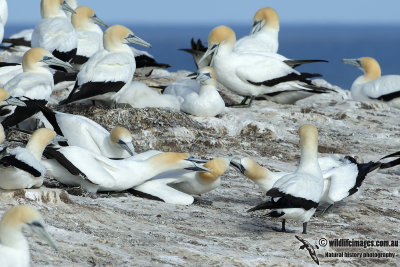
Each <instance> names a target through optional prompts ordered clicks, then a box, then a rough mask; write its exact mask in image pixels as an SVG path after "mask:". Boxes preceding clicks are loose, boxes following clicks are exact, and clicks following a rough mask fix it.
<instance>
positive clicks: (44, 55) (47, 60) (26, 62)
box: [22, 47, 72, 72]
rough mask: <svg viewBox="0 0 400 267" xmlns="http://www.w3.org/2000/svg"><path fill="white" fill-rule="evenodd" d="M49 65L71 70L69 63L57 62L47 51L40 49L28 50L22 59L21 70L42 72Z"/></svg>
mask: <svg viewBox="0 0 400 267" xmlns="http://www.w3.org/2000/svg"><path fill="white" fill-rule="evenodd" d="M50 65H55V66H60V67H63V68H66V69H72V66H71V65H70V64H69V63H66V62H64V61H61V60H59V59H58V58H56V57H55V56H53V54H51V53H50V52H49V51H47V50H46V49H43V48H40V47H35V48H31V49H29V50H28V51H26V52H25V54H24V56H23V58H22V69H23V70H24V72H42V71H43V67H46V66H50Z"/></svg>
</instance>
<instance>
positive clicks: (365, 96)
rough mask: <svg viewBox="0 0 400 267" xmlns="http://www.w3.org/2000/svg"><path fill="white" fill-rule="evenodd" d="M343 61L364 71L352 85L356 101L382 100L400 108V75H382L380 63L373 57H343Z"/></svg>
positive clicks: (352, 92) (352, 93)
mask: <svg viewBox="0 0 400 267" xmlns="http://www.w3.org/2000/svg"><path fill="white" fill-rule="evenodd" d="M342 61H343V63H345V64H350V65H353V66H356V67H357V68H359V69H361V70H362V71H363V72H364V75H362V76H360V77H358V78H357V79H356V80H355V81H354V82H353V84H352V86H351V96H352V98H353V99H354V100H356V101H381V102H384V103H387V104H388V105H389V106H392V107H395V108H400V88H399V85H400V75H385V76H381V68H380V66H379V63H378V62H377V61H376V60H375V59H374V58H372V57H361V58H358V59H343V60H342Z"/></svg>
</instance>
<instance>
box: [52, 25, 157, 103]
mask: <svg viewBox="0 0 400 267" xmlns="http://www.w3.org/2000/svg"><path fill="white" fill-rule="evenodd" d="M128 44H139V45H142V46H146V47H151V45H150V44H149V43H147V42H146V41H144V40H142V39H140V38H139V37H137V36H136V35H135V34H134V33H133V32H132V31H131V30H129V29H128V28H126V27H124V26H122V25H114V26H111V27H109V28H108V29H107V30H106V31H105V32H104V35H103V45H104V50H101V51H98V52H97V53H95V54H94V55H93V56H92V57H91V58H90V59H89V60H88V62H86V64H85V65H84V66H83V67H82V69H81V70H80V72H79V73H78V77H77V80H76V83H75V87H74V89H73V90H72V92H71V93H70V95H69V96H68V98H67V99H65V100H63V101H62V102H60V103H61V104H68V103H71V102H76V101H79V100H84V99H90V100H101V101H105V102H109V103H113V102H118V98H119V94H120V93H121V91H123V89H125V88H128V87H129V85H130V83H131V81H132V79H133V75H134V73H135V70H136V63H135V58H134V55H133V53H132V50H131V49H130V47H129V45H128Z"/></svg>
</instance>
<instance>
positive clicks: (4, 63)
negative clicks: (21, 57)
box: [0, 62, 21, 68]
mask: <svg viewBox="0 0 400 267" xmlns="http://www.w3.org/2000/svg"><path fill="white" fill-rule="evenodd" d="M19 65H21V64H19V63H10V62H0V68H2V67H12V66H19Z"/></svg>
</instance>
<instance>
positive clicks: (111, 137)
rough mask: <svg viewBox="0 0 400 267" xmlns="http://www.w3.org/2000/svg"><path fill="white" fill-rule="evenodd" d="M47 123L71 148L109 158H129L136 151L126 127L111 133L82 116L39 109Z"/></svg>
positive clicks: (46, 125)
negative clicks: (85, 150) (74, 147)
mask: <svg viewBox="0 0 400 267" xmlns="http://www.w3.org/2000/svg"><path fill="white" fill-rule="evenodd" d="M39 108H40V110H41V112H42V113H43V115H44V117H45V118H46V120H47V121H43V123H44V125H45V127H46V128H53V129H54V131H56V133H57V134H58V135H60V136H64V137H65V138H66V139H67V141H66V143H68V145H70V146H78V147H81V148H84V149H87V150H90V151H92V152H93V153H97V154H100V155H103V156H105V157H108V158H127V157H129V156H132V155H133V154H134V152H135V149H134V147H133V144H132V134H131V133H130V132H129V130H128V129H126V128H124V127H114V128H113V129H112V130H111V133H110V132H108V131H107V130H106V129H105V128H104V127H103V126H101V125H100V124H98V123H96V122H94V121H93V120H91V119H89V118H86V117H84V116H80V115H74V114H68V113H62V112H58V111H52V110H51V109H49V108H47V107H42V106H40V107H39Z"/></svg>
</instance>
